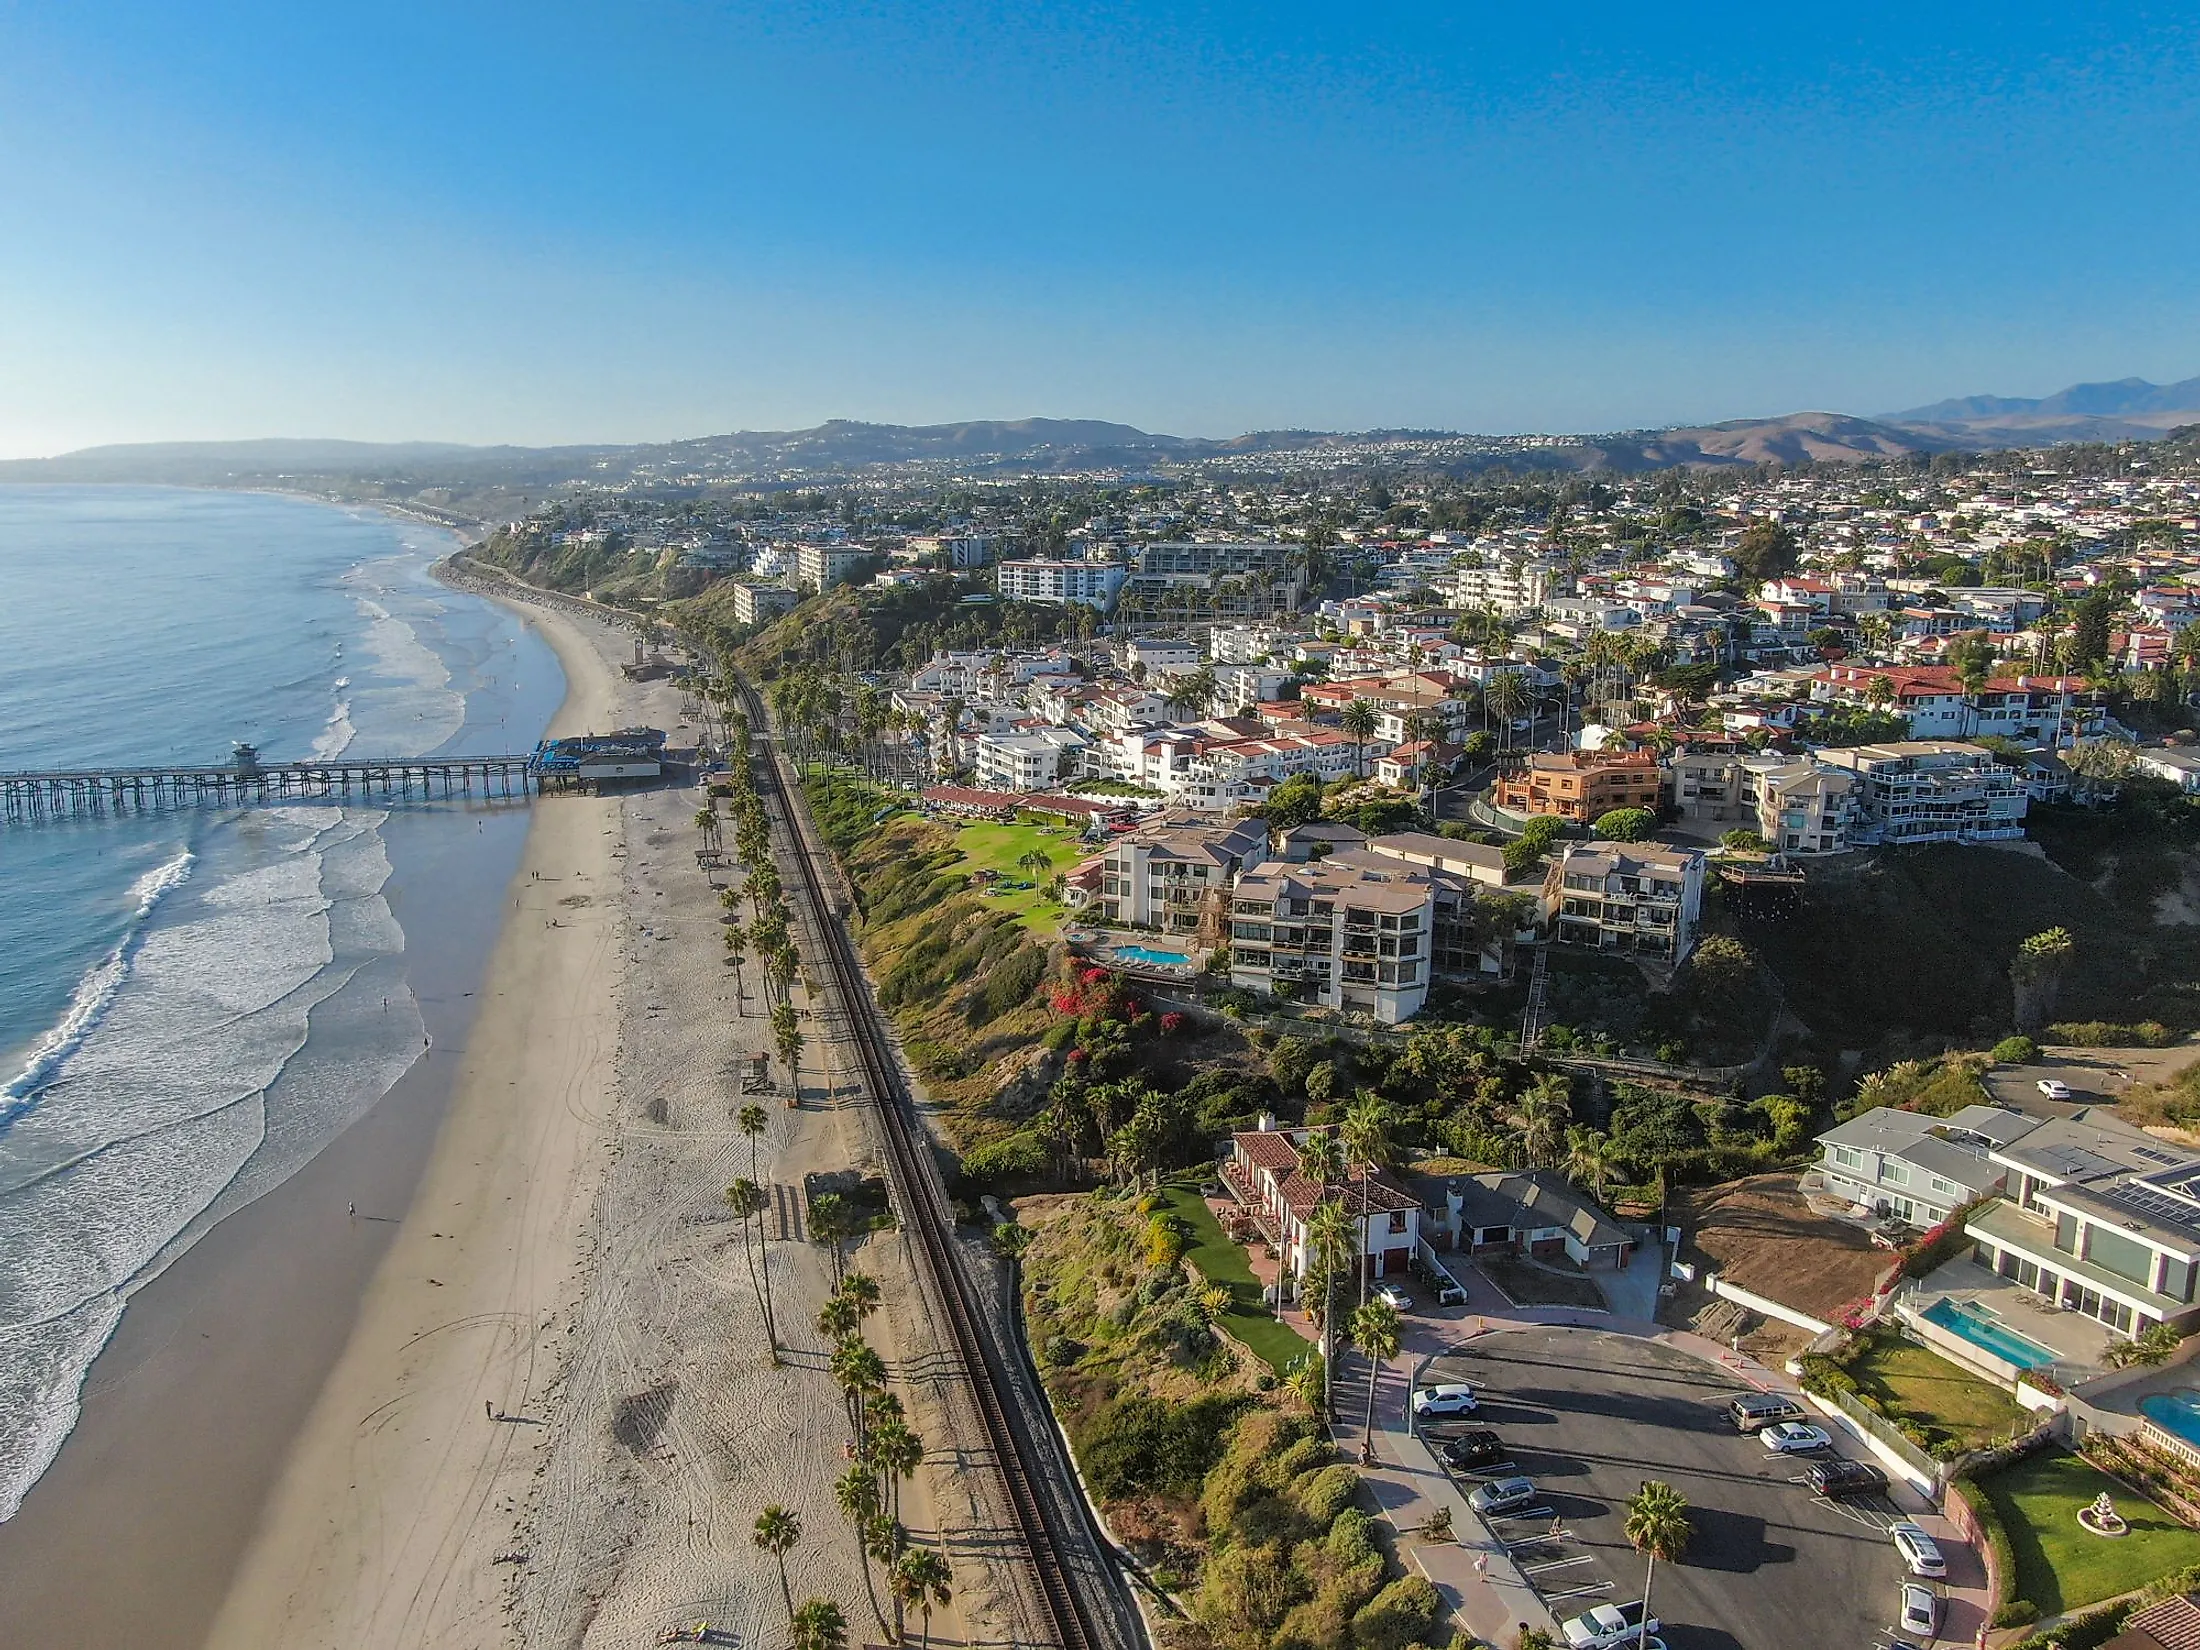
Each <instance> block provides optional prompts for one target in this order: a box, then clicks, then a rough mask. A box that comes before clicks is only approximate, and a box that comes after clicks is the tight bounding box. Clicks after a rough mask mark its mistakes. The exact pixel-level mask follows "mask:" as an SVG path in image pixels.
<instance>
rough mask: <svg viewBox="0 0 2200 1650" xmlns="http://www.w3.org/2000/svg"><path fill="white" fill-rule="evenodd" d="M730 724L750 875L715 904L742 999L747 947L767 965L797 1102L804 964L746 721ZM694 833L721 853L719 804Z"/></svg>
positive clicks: (775, 1022) (775, 1032) (740, 842)
mask: <svg viewBox="0 0 2200 1650" xmlns="http://www.w3.org/2000/svg"><path fill="white" fill-rule="evenodd" d="M727 723H728V726H727V738H728V743H729V745H730V746H731V747H732V758H733V760H732V762H731V763H730V765H729V775H728V777H729V783H730V785H731V788H732V791H733V795H732V796H731V797H730V798H729V804H730V807H731V809H732V816H733V824H734V852H735V854H736V856H737V857H738V858H739V859H740V861H741V863H742V864H743V865H744V866H746V867H747V868H748V878H747V881H746V883H745V884H744V886H743V887H741V888H740V889H733V888H722V889H720V890H719V891H718V903H719V904H720V905H721V906H723V907H724V908H725V913H726V921H725V946H726V960H727V962H728V963H730V964H731V965H732V966H733V970H734V980H735V990H736V993H737V994H739V993H740V992H741V989H742V988H741V984H740V975H741V965H742V962H743V960H744V959H745V958H746V957H747V955H748V953H749V950H750V948H751V947H754V948H755V951H756V955H757V959H758V961H759V963H760V964H761V965H762V972H763V980H764V994H765V997H766V999H767V1000H768V1001H769V1002H770V1008H769V1010H768V1012H769V1014H770V1016H771V1026H772V1037H773V1041H774V1043H775V1045H776V1047H777V1048H778V1051H779V1058H780V1059H781V1060H782V1061H783V1062H785V1064H786V1067H787V1072H788V1082H789V1093H790V1095H792V1096H795V1097H797V1098H798V1097H799V1094H800V1082H799V1079H798V1078H797V1077H796V1075H795V1074H796V1072H797V1070H798V1068H799V1067H800V1064H801V1060H802V1044H803V1037H802V1026H801V1020H800V1017H799V1016H798V1015H797V1014H796V1012H795V1008H794V1003H793V1001H792V996H793V990H794V982H795V980H796V979H797V978H799V977H800V974H801V959H800V957H799V956H798V954H797V953H796V951H795V946H794V925H793V916H792V913H791V912H790V911H789V910H788V908H787V902H786V890H785V889H784V887H783V886H782V885H781V883H780V879H779V870H778V867H777V866H775V865H774V864H773V863H772V859H771V825H770V822H769V821H768V820H767V819H766V818H765V815H764V804H763V801H762V799H761V798H760V797H759V796H758V795H757V792H756V781H755V777H754V775H753V774H752V773H751V771H750V767H749V761H750V745H751V739H750V732H749V725H748V719H747V718H746V717H745V716H742V715H741V714H740V713H739V712H738V711H736V712H733V713H731V714H729V716H728V718H727ZM695 827H696V829H697V830H698V831H700V832H701V833H702V835H703V839H704V842H705V843H706V845H708V846H709V847H711V848H712V849H713V851H716V850H717V848H718V846H719V845H720V844H721V843H722V842H723V840H724V829H725V828H724V824H723V822H722V821H721V820H720V818H719V815H718V805H717V801H716V799H715V798H713V799H711V800H710V801H709V802H708V803H706V805H705V806H704V807H702V808H700V809H698V810H697V811H696V815H695ZM744 899H746V901H747V902H748V904H749V907H750V920H749V923H748V926H747V927H746V928H744V927H743V926H742V924H741V920H740V910H741V904H742V901H743V900H744Z"/></svg>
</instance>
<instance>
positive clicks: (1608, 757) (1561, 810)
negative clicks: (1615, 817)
mask: <svg viewBox="0 0 2200 1650" xmlns="http://www.w3.org/2000/svg"><path fill="white" fill-rule="evenodd" d="M1664 788H1665V775H1664V773H1663V772H1662V771H1661V770H1660V769H1659V767H1658V759H1657V755H1656V753H1655V752H1652V751H1647V750H1625V751H1539V752H1537V753H1536V754H1534V755H1532V756H1530V757H1529V758H1528V760H1527V763H1526V765H1525V766H1523V767H1519V768H1516V769H1514V770H1513V771H1512V772H1510V773H1506V774H1500V775H1499V776H1498V779H1497V785H1496V788H1495V792H1494V797H1495V800H1496V803H1497V805H1498V806H1499V807H1500V808H1504V809H1507V810H1509V811H1510V812H1512V813H1516V814H1547V815H1550V816H1552V817H1555V818H1558V819H1571V820H1577V821H1580V822H1582V823H1584V824H1586V823H1588V822H1589V821H1591V820H1594V819H1596V818H1597V817H1599V816H1600V815H1602V814H1607V813H1610V812H1611V811H1612V810H1613V809H1614V808H1650V809H1655V808H1656V807H1657V805H1658V798H1659V795H1660V794H1661V793H1662V792H1663V790H1664Z"/></svg>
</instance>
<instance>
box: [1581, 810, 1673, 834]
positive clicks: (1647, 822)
mask: <svg viewBox="0 0 2200 1650" xmlns="http://www.w3.org/2000/svg"><path fill="white" fill-rule="evenodd" d="M1657 828H1658V816H1657V815H1656V814H1654V813H1652V812H1651V811H1650V810H1649V809H1648V808H1613V809H1611V810H1609V811H1608V812H1605V813H1601V814H1598V815H1597V817H1596V818H1595V820H1593V821H1592V822H1591V823H1590V826H1589V829H1590V830H1591V831H1592V832H1593V833H1595V835H1596V836H1597V837H1599V838H1600V839H1602V840H1603V841H1605V842H1641V841H1643V840H1645V839H1646V838H1648V837H1650V836H1651V835H1653V834H1654V833H1655V832H1656V831H1657Z"/></svg>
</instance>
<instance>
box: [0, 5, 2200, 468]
mask: <svg viewBox="0 0 2200 1650" xmlns="http://www.w3.org/2000/svg"><path fill="white" fill-rule="evenodd" d="M1691 23H1692V26H1691V27H1690V28H1689V29H1687V30H1685V31H1676V30H1675V29H1673V28H1672V27H1671V22H1670V19H1665V18H1657V17H1651V16H1647V15H1645V14H1642V13H1640V12H1638V11H1634V10H1621V9H1619V8H1615V7H1600V6H1595V5H1592V6H1588V7H1582V8H1575V9H1574V10H1572V11H1570V12H1567V13H1565V14H1564V15H1538V16H1533V17H1526V18H1523V17H1522V16H1520V15H1519V14H1517V13H1516V12H1513V11H1506V10H1500V9H1497V8H1493V7H1480V8H1458V7H1436V6H1414V5H1399V6H1389V7H1384V8H1381V9H1380V10H1378V11H1363V12H1355V13H1354V14H1352V15H1351V16H1349V17H1347V16H1343V15H1340V14H1337V13H1334V12H1332V11H1330V10H1328V9H1325V8H1317V7H1307V6H1297V5H1284V6H1280V7H1269V8H1263V9H1261V10H1260V11H1258V12H1257V13H1255V12H1252V11H1248V10H1241V9H1239V8H1232V7H1226V6H1221V5H1191V6H1178V7H1159V6H1152V5H1146V4H1131V5H1119V6H1113V7H1108V8H1099V7H1054V8H1048V9H1046V10H1044V11H1035V10H1032V9H1030V8H1017V7H1012V6H1008V5H1006V4H1005V3H1002V0H949V3H946V4H941V5H934V6H925V7H915V6H908V5H903V4H894V3H887V4H880V5H872V6H855V5H851V4H845V3H816V4H810V5H805V6H799V7H779V8H762V7H755V6H734V7H726V8H719V9H706V8H702V7H698V6H694V5H689V4H682V3H674V0H662V3H657V4H650V5H645V6H637V7H630V8H622V9H621V11H620V12H619V14H618V15H617V17H615V18H606V17H599V16H594V15H591V14H589V13H587V12H586V11H584V10H581V9H578V8H557V7H553V8H548V9H545V8H541V7H535V8H520V7H516V6H495V5H480V6H473V7H470V8H465V9H464V10H461V11H446V10H434V11H431V10H430V9H428V8H410V9H405V10H400V11H396V12H389V11H383V10H376V11H368V10H367V9H365V8H353V7H341V6H340V7H337V8H318V9H314V10H312V11H310V12H299V11H297V10H295V9H292V8H284V7H278V6H273V5H268V4H264V3H257V0H248V3H244V4H236V5H230V6H226V7H221V8H214V7H207V6H203V5H202V6H186V7H182V8H175V7H167V8H163V7H155V6H150V5H144V4H139V3H131V0H90V3H88V4H85V5H82V6H78V7H72V8H69V9H68V10H67V11H66V12H56V13H50V14H47V15H43V16H34V15H31V14H28V13H25V12H21V11H17V12H12V13H9V14H6V15H5V16H4V17H0V155H5V156H6V157H7V160H8V162H9V166H8V178H9V181H8V184H7V186H6V192H5V195H4V196H0V199H5V201H6V203H7V206H8V210H9V218H10V224H11V236H10V245H9V248H8V250H7V252H6V253H5V254H0V377H4V379H5V381H6V382H7V384H8V386H9V389H10V392H11V393H10V394H9V395H8V396H7V397H6V398H5V401H4V402H0V455H4V456H9V457H31V456H45V455H49V454H54V453H59V452H63V451H68V450H72V449H75V448H80V447H85V446H91V445H101V444H107V443H113V442H135V441H170V440H177V441H188V440H220V439H253V438H264V437H267V436H304V437H312V438H321V439H350V440H365V441H402V440H422V441H454V442H463V443H468V444H475V445H496V444H504V443H510V444H514V445H526V446H543V445H557V444H598V443H603V444H612V443H616V444H627V443H632V442H640V441H658V440H668V439H679V438H683V437H695V436H703V435H717V434H723V433H726V432H729V431H734V430H742V429H749V430H764V429H800V428H806V427H809V426H812V425H815V424H817V423H820V422H822V421H824V420H825V419H827V418H833V417H845V418H856V419H860V420H863V421H866V422H878V423H906V424H929V423H948V422H958V421H962V420H965V419H970V418H985V417H1001V418H1019V417H1027V416H1045V417H1057V418H1094V419H1106V420H1110V421H1114V422H1119V423H1125V424H1131V425H1135V426H1137V427H1138V428H1140V429H1144V430H1150V431H1158V432H1165V433H1169V434H1175V435H1209V436H1230V435H1237V434H1242V433H1244V432H1246V431H1249V430H1259V429H1278V428H1293V427H1303V428H1318V429H1338V430H1353V429H1367V428H1374V427H1415V428H1442V429H1452V430H1460V431H1468V432H1474V433H1488V434H1503V433H1515V432H1549V433H1565V432H1596V431H1609V430H1618V429H1628V428H1643V427H1659V426H1665V425H1673V424H1692V423H1699V422H1713V421H1718V420H1724V419H1731V418H1742V417H1754V416H1772V415H1777V414H1784V413H1792V412H1798V411H1805V410H1826V411H1838V412H1845V413H1852V414H1857V415H1861V416H1873V415H1876V414H1879V413H1884V412H1886V411H1889V410H1892V409H1895V408H1900V407H1906V406H1912V405H1916V404H1920V403H1924V402H1930V401H1935V400H1939V399H1942V398H1945V397H1950V396H1962V395H1971V394H1997V395H2031V396H2037V395H2045V394H2049V393H2052V392H2054V391H2056V390H2059V389H2062V388H2064V387H2065V386H2067V385H2069V384H2072V383H2076V382H2086V381H2100V380H2113V379H2117V378H2122V377H2127V376H2136V377H2143V378H2147V379H2150V380H2153V381H2155V382H2165V381H2172V380H2175V379H2178V378H2181V377H2185V376H2188V375H2190V374H2191V373H2192V372H2193V371H2194V370H2195V368H2196V367H2200V294H2196V293H2195V292H2194V291H2193V289H2192V288H2191V285H2190V282H2189V279H2188V278H2187V276H2186V273H2185V272H2186V271H2188V270H2189V269H2190V268H2191V267H2192V264H2193V261H2194V254H2195V252H2200V229H2196V228H2195V227H2194V226H2193V225H2192V224H2191V223H2190V221H2189V215H2187V214H2183V213H2179V212H2177V211H2175V210H2174V207H2175V203H2176V202H2178V201H2180V200H2182V199H2184V198H2187V196H2188V195H2189V194H2190V192H2191V191H2190V187H2189V184H2190V181H2191V174H2192V173H2193V171H2194V169H2195V166H2196V164H2200V143H2196V142H2195V139H2196V137H2200V119H2196V116H2200V77H2196V76H2195V75H2194V73H2193V70H2194V68H2195V66H2196V61H2195V60H2196V57H2200V52H2196V46H2200V21H2196V20H2194V19H2191V18H2188V17H2182V16H2175V15H2170V14H2149V13H2145V12H2124V11H2119V12H2117V13H2115V14H2113V15H2110V14H2106V13H2103V14H2098V15H2095V14H2077V15H2073V14H2070V13H2068V12H2066V11H2064V10H2061V9H2058V8H2052V7H2047V6H2038V5H2019V6H2002V7H1993V8H1987V7H1978V6H1956V7H1949V8H1937V9H1935V10H1934V11H1933V12H1931V13H1929V14H1925V13H1918V12H1916V11H1915V10H1914V8H1906V9H1902V10H1897V9H1896V8H1894V7H1892V6H1885V5H1866V6H1864V7H1863V8H1861V9H1859V8H1855V7H1852V8H1849V9H1847V10H1846V11H1845V12H1843V13H1842V14H1840V15H1839V16H1791V15H1786V14H1782V15H1768V14H1765V13H1763V12H1762V11H1761V10H1746V9H1741V8H1733V9H1722V10H1719V11H1715V12H1714V13H1711V14H1705V15H1702V16H1700V17H1698V18H1695V19H1692V20H1691Z"/></svg>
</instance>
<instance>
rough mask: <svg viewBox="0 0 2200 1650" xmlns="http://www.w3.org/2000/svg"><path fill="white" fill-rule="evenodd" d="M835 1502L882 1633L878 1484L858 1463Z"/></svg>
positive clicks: (845, 1477) (837, 1488)
mask: <svg viewBox="0 0 2200 1650" xmlns="http://www.w3.org/2000/svg"><path fill="white" fill-rule="evenodd" d="M866 1350H868V1348H866ZM833 1499H834V1501H836V1502H838V1503H839V1505H840V1510H841V1513H842V1515H843V1516H844V1517H845V1518H846V1519H847V1520H848V1522H849V1523H850V1524H853V1525H854V1526H855V1531H856V1553H857V1556H858V1557H859V1559H860V1560H861V1562H862V1564H863V1591H864V1594H865V1596H867V1597H868V1598H869V1599H870V1601H871V1614H873V1615H874V1616H876V1617H878V1625H879V1630H880V1631H881V1632H884V1631H885V1630H886V1612H885V1611H883V1610H881V1609H880V1608H879V1604H878V1589H877V1588H876V1587H874V1586H872V1585H871V1543H870V1542H869V1540H868V1539H866V1538H867V1537H868V1536H869V1534H870V1524H871V1520H872V1519H874V1518H876V1517H878V1484H877V1482H876V1481H875V1480H873V1478H872V1477H871V1475H870V1473H869V1472H867V1471H866V1470H865V1469H864V1467H863V1466H862V1464H861V1463H860V1462H859V1463H857V1464H856V1465H855V1466H852V1467H850V1468H849V1469H848V1470H847V1471H846V1472H844V1473H842V1474H841V1475H840V1479H839V1481H838V1482H837V1483H835V1484H834V1485H833Z"/></svg>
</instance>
